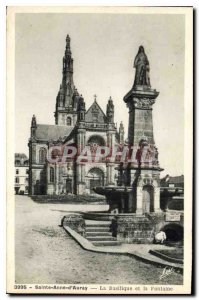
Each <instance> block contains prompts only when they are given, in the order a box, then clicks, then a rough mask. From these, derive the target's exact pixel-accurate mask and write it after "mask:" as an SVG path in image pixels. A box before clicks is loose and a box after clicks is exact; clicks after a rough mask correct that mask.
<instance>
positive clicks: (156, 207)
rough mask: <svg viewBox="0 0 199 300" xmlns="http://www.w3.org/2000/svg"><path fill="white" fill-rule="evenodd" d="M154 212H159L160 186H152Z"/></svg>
mask: <svg viewBox="0 0 199 300" xmlns="http://www.w3.org/2000/svg"><path fill="white" fill-rule="evenodd" d="M154 212H155V213H158V212H161V209H160V188H159V187H156V188H154Z"/></svg>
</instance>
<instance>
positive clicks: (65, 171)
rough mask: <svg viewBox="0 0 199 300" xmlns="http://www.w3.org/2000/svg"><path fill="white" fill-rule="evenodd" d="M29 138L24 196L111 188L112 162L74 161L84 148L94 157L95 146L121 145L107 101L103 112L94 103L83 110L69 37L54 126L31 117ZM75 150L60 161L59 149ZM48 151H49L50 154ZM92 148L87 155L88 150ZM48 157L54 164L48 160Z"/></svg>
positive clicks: (113, 180)
mask: <svg viewBox="0 0 199 300" xmlns="http://www.w3.org/2000/svg"><path fill="white" fill-rule="evenodd" d="M30 131H31V132H30V139H29V143H28V146H29V160H30V165H29V192H30V194H31V195H36V194H49V195H52V194H56V195H60V194H67V193H72V194H90V193H93V188H94V187H96V186H105V185H116V184H117V171H116V170H115V168H116V162H110V161H108V160H106V158H104V159H101V160H100V161H99V162H93V161H92V162H91V161H90V160H89V161H87V162H85V163H84V162H82V161H80V162H78V160H77V156H78V155H79V154H80V153H81V150H82V149H84V148H85V147H87V146H88V147H89V148H90V149H91V156H94V155H95V153H96V149H97V147H98V146H102V147H103V146H107V147H109V148H110V149H112V148H113V147H114V146H116V145H119V144H123V143H124V127H123V125H122V123H121V124H120V126H119V130H118V131H117V128H116V125H115V123H114V104H113V100H112V99H111V97H110V99H109V100H108V101H107V107H106V113H104V112H103V110H102V109H101V107H100V106H99V104H98V103H97V100H96V96H95V99H94V102H93V104H92V105H91V106H90V108H88V109H87V110H86V103H85V101H84V99H83V97H82V95H80V94H79V93H78V91H77V89H76V87H75V86H74V82H73V58H72V54H71V48H70V37H69V36H68V35H67V37H66V49H65V54H64V57H63V69H62V82H61V85H60V88H59V92H58V95H57V98H56V109H55V124H54V125H45V124H38V123H37V120H36V116H35V115H33V117H32V122H31V129H30ZM65 145H68V146H74V147H75V148H76V149H77V156H76V159H74V158H70V157H67V159H65V160H64V161H63V151H62V150H60V149H64V146H65ZM52 149H54V150H53V151H52ZM92 149H93V150H92ZM49 153H51V154H53V155H54V157H55V158H56V159H54V160H53V161H52V160H49V159H48V157H49Z"/></svg>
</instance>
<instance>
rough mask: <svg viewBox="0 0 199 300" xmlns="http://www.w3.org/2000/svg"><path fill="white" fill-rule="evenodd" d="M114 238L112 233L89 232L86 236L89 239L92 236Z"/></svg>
mask: <svg viewBox="0 0 199 300" xmlns="http://www.w3.org/2000/svg"><path fill="white" fill-rule="evenodd" d="M96 235H97V236H110V237H111V236H112V233H111V232H106V231H87V232H86V236H87V237H92V236H96Z"/></svg>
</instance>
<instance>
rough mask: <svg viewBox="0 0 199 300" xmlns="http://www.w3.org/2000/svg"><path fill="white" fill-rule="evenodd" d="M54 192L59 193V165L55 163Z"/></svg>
mask: <svg viewBox="0 0 199 300" xmlns="http://www.w3.org/2000/svg"><path fill="white" fill-rule="evenodd" d="M55 194H56V195H58V194H59V166H58V164H57V163H55Z"/></svg>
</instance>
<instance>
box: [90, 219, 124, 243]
mask: <svg viewBox="0 0 199 300" xmlns="http://www.w3.org/2000/svg"><path fill="white" fill-rule="evenodd" d="M85 225H86V226H85V238H86V239H87V240H88V241H90V242H91V243H92V244H93V245H94V246H97V247H99V246H119V245H121V243H120V242H118V241H117V239H116V238H115V237H113V236H112V233H111V232H110V226H111V222H110V221H96V220H85Z"/></svg>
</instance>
